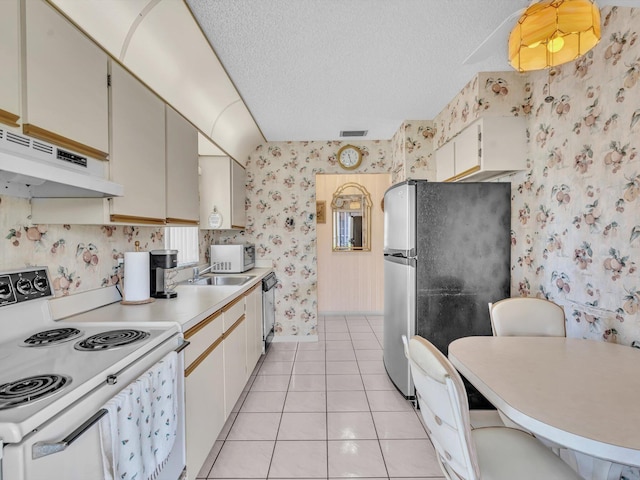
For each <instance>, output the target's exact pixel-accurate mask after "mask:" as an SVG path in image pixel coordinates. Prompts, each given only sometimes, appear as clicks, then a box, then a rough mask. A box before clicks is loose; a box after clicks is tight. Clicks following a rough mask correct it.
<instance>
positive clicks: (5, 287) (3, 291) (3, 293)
mask: <svg viewBox="0 0 640 480" xmlns="http://www.w3.org/2000/svg"><path fill="white" fill-rule="evenodd" d="M11 292H12V288H11V284H10V283H7V282H0V299H1V300H6V299H7V298H9V297H10V296H11Z"/></svg>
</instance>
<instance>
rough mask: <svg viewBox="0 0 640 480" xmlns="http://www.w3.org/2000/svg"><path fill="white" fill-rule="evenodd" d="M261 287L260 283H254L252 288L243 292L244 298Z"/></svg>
mask: <svg viewBox="0 0 640 480" xmlns="http://www.w3.org/2000/svg"><path fill="white" fill-rule="evenodd" d="M261 286H262V282H259V283H256V284H255V285H254V286H253V287H251V288H250V289H249V290H247V291H246V292H244V296H245V297H247V296H249V295H251V294H252V293H253V292H254V291H255V290H257V289H258V287H261Z"/></svg>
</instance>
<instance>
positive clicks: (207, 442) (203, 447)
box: [185, 344, 227, 478]
mask: <svg viewBox="0 0 640 480" xmlns="http://www.w3.org/2000/svg"><path fill="white" fill-rule="evenodd" d="M222 350H223V349H222V344H220V345H218V346H217V347H216V348H214V350H213V351H212V352H211V353H210V354H209V355H208V356H207V357H206V358H205V359H204V361H202V363H200V364H199V365H198V366H197V367H196V368H195V369H194V370H193V371H191V372H189V371H188V370H187V372H188V374H187V377H186V378H185V403H186V408H185V417H186V427H185V428H186V437H187V440H186V442H187V470H188V471H189V472H190V478H195V475H196V474H197V473H198V472H199V471H200V468H201V467H202V464H203V463H204V461H205V460H206V458H207V455H208V454H209V451H210V450H211V448H212V447H213V444H214V442H215V441H216V439H217V438H218V434H219V433H220V432H221V431H222V427H223V426H224V422H225V421H226V418H227V417H226V415H225V411H224V370H223V351H222Z"/></svg>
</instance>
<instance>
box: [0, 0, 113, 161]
mask: <svg viewBox="0 0 640 480" xmlns="http://www.w3.org/2000/svg"><path fill="white" fill-rule="evenodd" d="M24 5H25V39H26V42H25V63H24V64H23V65H24V70H23V77H22V78H23V95H24V99H23V100H24V102H23V105H24V111H23V112H22V113H23V115H24V119H23V131H24V133H25V134H27V135H31V136H34V137H37V138H40V139H43V140H47V141H50V142H52V143H55V144H58V145H60V146H62V147H66V148H69V149H71V150H75V151H78V152H80V153H82V154H86V155H88V156H91V157H94V158H98V159H106V158H107V156H108V152H109V110H108V108H109V100H108V89H107V73H108V72H107V68H108V59H107V54H106V53H104V52H103V51H102V50H101V49H100V48H99V47H98V46H97V45H96V44H94V43H93V42H92V41H91V40H89V38H87V37H86V36H85V35H84V34H83V33H82V32H80V30H78V29H77V28H76V27H75V26H73V25H72V24H71V23H70V22H69V21H68V20H67V19H65V18H64V17H63V16H62V15H60V14H59V13H58V12H57V11H55V10H54V9H53V8H52V7H51V6H49V5H48V4H47V3H46V2H45V1H43V0H29V1H27V2H24ZM3 68H4V66H3Z"/></svg>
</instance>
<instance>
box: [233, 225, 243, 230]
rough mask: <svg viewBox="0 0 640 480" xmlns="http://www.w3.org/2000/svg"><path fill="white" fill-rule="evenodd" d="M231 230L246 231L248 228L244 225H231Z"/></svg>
mask: <svg viewBox="0 0 640 480" xmlns="http://www.w3.org/2000/svg"><path fill="white" fill-rule="evenodd" d="M231 228H237V229H238V230H244V229H245V228H247V227H246V226H244V225H233V224H231Z"/></svg>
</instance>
